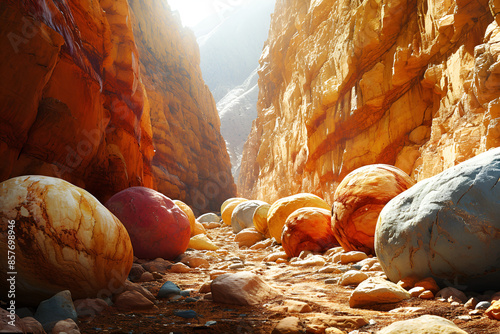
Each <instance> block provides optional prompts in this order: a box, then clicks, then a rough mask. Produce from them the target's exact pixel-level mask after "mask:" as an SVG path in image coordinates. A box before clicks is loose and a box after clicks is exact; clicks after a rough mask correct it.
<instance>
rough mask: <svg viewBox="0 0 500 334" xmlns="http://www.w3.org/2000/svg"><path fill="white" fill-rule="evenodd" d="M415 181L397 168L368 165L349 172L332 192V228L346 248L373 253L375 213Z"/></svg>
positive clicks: (376, 214) (376, 217)
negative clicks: (333, 192) (333, 193)
mask: <svg viewBox="0 0 500 334" xmlns="http://www.w3.org/2000/svg"><path fill="white" fill-rule="evenodd" d="M414 184H415V182H414V181H413V180H412V179H411V178H410V177H409V176H408V175H407V174H406V173H405V172H403V171H402V170H400V169H399V168H396V167H393V166H389V165H382V164H378V165H369V166H364V167H361V168H358V169H356V170H355V171H353V172H351V173H349V174H348V175H347V176H346V177H345V178H344V179H343V180H342V182H341V183H340V184H339V186H338V187H337V190H336V191H335V195H334V203H333V210H332V222H331V223H332V230H333V233H334V234H335V237H336V238H337V240H338V241H339V243H340V245H341V246H342V247H343V248H344V249H345V250H346V251H354V250H357V251H362V252H365V253H367V254H374V253H375V250H374V235H375V227H376V225H377V219H378V215H379V214H380V211H382V209H383V207H384V206H385V205H386V204H387V202H389V201H390V200H391V199H393V198H394V197H396V196H397V195H399V194H400V193H402V192H403V191H405V190H407V189H409V188H410V187H411V186H413V185H414Z"/></svg>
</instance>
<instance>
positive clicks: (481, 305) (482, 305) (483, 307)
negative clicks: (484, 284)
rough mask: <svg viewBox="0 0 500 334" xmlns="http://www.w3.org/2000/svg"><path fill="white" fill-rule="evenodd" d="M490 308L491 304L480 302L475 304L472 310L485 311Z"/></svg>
mask: <svg viewBox="0 0 500 334" xmlns="http://www.w3.org/2000/svg"><path fill="white" fill-rule="evenodd" d="M490 306H491V303H490V302H488V301H482V302H479V303H477V305H476V307H475V308H474V309H476V310H486V309H488V308H489V307H490Z"/></svg>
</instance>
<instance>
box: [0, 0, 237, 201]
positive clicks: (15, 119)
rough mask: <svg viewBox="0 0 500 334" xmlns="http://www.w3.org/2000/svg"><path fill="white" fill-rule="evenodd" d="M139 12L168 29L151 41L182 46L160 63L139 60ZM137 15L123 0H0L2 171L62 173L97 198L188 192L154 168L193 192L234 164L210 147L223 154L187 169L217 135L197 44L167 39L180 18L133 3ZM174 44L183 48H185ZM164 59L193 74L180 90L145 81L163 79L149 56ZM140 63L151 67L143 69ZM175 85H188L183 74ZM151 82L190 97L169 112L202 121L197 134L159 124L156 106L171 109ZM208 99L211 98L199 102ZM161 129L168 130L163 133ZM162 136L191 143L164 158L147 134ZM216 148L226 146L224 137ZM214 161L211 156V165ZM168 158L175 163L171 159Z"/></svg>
mask: <svg viewBox="0 0 500 334" xmlns="http://www.w3.org/2000/svg"><path fill="white" fill-rule="evenodd" d="M152 2H153V1H151V0H149V1H145V2H144V3H152ZM130 3H132V4H133V3H134V2H132V1H131V2H130ZM165 10H167V9H165ZM153 14H154V13H153ZM140 15H144V16H147V17H143V18H142V20H149V21H148V25H149V27H148V28H149V29H151V30H154V29H156V31H157V33H160V34H162V33H164V32H163V31H162V29H172V32H166V33H164V34H165V37H167V38H165V39H159V40H157V41H156V43H157V45H156V48H157V49H161V48H162V46H163V47H164V49H165V50H169V49H172V46H171V45H172V44H176V45H177V50H178V52H177V53H175V52H174V53H171V52H170V53H169V52H167V51H164V54H165V58H164V59H161V60H158V63H156V65H155V64H154V62H151V61H149V60H145V61H142V59H140V57H141V55H142V54H143V53H144V50H143V49H141V48H139V49H138V47H137V45H136V35H137V34H139V33H138V32H137V31H134V30H133V29H137V26H134V25H135V24H136V22H140V21H141V17H140ZM134 17H135V18H136V20H135V21H133V20H132V15H131V12H130V8H129V2H127V1H126V0H113V1H111V0H101V1H90V0H72V1H67V0H61V1H53V0H45V1H41V0H22V1H14V0H7V1H2V2H1V3H0V26H1V27H0V47H1V50H2V51H1V52H0V73H2V76H1V78H0V88H1V93H0V110H1V112H0V156H1V157H2V159H1V161H0V181H3V180H5V179H8V178H10V177H14V176H18V175H25V174H41V175H49V176H57V177H61V178H63V179H65V180H68V181H70V182H72V183H74V184H76V185H78V186H80V187H83V188H85V189H87V190H89V191H90V192H91V193H92V194H94V195H95V196H96V197H97V198H98V199H100V200H101V201H103V202H104V201H106V200H107V199H108V198H109V197H110V196H112V195H113V194H114V193H116V192H118V191H120V190H122V189H124V188H127V187H130V186H146V187H152V188H153V187H156V188H158V189H160V190H162V191H165V194H166V195H167V196H171V197H176V198H181V199H183V200H186V201H189V200H192V195H191V194H189V193H188V191H185V192H184V193H183V192H178V191H174V190H172V191H170V189H171V188H169V186H168V185H167V186H165V184H167V182H166V181H164V180H163V179H162V178H161V177H160V176H159V175H158V173H157V172H156V168H164V169H165V170H167V171H169V172H170V173H171V176H172V177H173V178H175V177H177V178H178V179H179V180H180V181H179V182H180V185H182V186H183V187H184V188H183V189H189V191H191V192H195V191H196V188H197V187H204V186H205V184H204V183H203V182H200V181H198V180H197V177H198V178H200V176H201V177H203V178H204V177H205V176H206V174H217V173H218V172H221V173H225V172H226V171H228V170H229V169H230V165H229V162H228V161H229V158H228V157H227V153H226V154H225V156H224V154H223V153H214V154H213V155H214V156H216V157H219V156H220V158H219V160H217V163H214V162H213V161H211V160H208V159H207V161H206V162H207V165H204V166H201V167H200V166H198V167H199V168H198V169H195V170H194V172H193V169H191V165H190V164H191V163H193V161H197V159H199V157H198V152H199V149H198V147H199V146H200V145H211V144H212V141H217V140H219V138H218V137H217V135H216V133H217V131H218V127H217V126H218V123H217V120H215V118H216V114H215V116H214V115H212V112H211V109H210V101H211V103H212V104H213V100H211V96H210V95H209V93H208V92H205V94H204V95H203V97H202V98H200V97H199V95H202V94H200V93H199V91H206V88H205V86H204V83H203V81H202V79H201V76H200V75H199V70H197V66H198V65H197V64H199V58H198V56H197V55H196V51H195V50H192V49H193V48H194V46H193V44H192V43H188V44H187V45H185V46H183V45H180V44H182V43H181V41H180V39H179V38H176V39H171V40H170V39H168V37H170V36H169V34H171V35H172V36H175V35H176V34H181V33H182V30H183V29H182V28H181V26H180V24H179V22H178V21H175V22H171V23H170V25H165V24H163V23H162V22H158V21H155V20H153V19H152V17H154V15H152V14H151V13H146V12H144V13H140V14H138V13H136V15H134ZM169 19H172V17H171V15H170V16H169ZM155 25H156V26H155ZM140 28H141V27H140V26H139V29H140ZM138 44H139V45H140V46H141V47H142V46H143V45H144V44H143V43H138ZM146 46H147V45H146ZM185 50H188V51H186V52H184V51H185ZM179 53H183V55H184V58H182V57H180V56H179ZM163 60H169V64H173V65H171V66H165V67H166V68H169V71H170V74H169V75H170V77H172V78H171V79H170V80H171V81H175V80H176V78H178V77H181V76H183V75H188V76H190V75H192V76H193V77H195V78H196V79H193V80H191V81H190V84H191V87H190V88H188V89H186V90H184V91H183V90H181V89H179V88H178V87H174V86H175V85H173V84H172V85H170V86H169V85H168V84H163V82H162V83H159V84H158V87H159V88H158V89H156V91H155V90H152V89H151V87H150V85H148V84H149V82H150V80H153V81H154V80H156V81H162V80H165V77H162V76H158V77H154V75H156V74H157V71H156V70H155V69H153V68H150V67H149V66H153V65H155V66H158V67H160V66H161V65H160V64H159V62H160V61H163ZM186 63H187V64H191V65H185V64H186ZM190 71H192V73H191V72H190ZM143 72H146V73H153V75H151V76H149V75H148V74H146V75H143V74H142V73H143ZM143 82H144V83H146V85H147V87H145V85H144V83H143ZM160 86H161V87H160ZM178 86H179V87H183V86H185V85H184V83H179V84H178ZM155 92H156V94H157V95H159V96H170V97H171V98H170V100H171V101H176V102H177V103H178V105H184V104H185V105H188V106H190V108H191V109H190V110H191V112H192V113H193V114H194V115H196V116H192V117H191V118H185V119H184V118H181V117H178V118H175V117H173V116H172V115H168V117H169V118H174V119H177V120H179V119H180V118H181V119H182V121H179V122H180V123H179V124H180V126H182V127H184V126H189V125H191V123H190V122H193V123H194V124H193V127H194V128H197V129H198V127H199V128H200V132H199V133H196V134H195V136H194V137H193V136H188V135H186V136H184V137H183V136H182V135H179V134H174V131H175V130H172V128H173V126H172V124H170V128H169V127H168V126H165V124H164V120H161V119H159V117H158V116H157V114H158V109H161V110H163V112H164V114H166V113H168V112H169V111H168V110H169V109H165V108H164V106H163V105H161V103H162V102H161V99H159V98H156V96H153V97H152V98H149V96H148V95H149V94H151V95H154V93H155ZM151 101H152V102H153V104H152V102H151ZM192 101H198V102H199V103H198V105H199V106H200V107H199V108H198V109H196V108H195V107H191V105H193V104H195V103H193V102H192ZM206 101H208V102H207V103H206V104H207V105H208V106H204V105H203V104H204V103H205V102H206ZM172 103H174V102H172ZM158 104H160V105H158ZM167 105H168V104H167ZM198 105H197V106H198ZM171 109H172V110H171V113H174V111H173V108H171ZM178 110H180V109H178ZM180 112H181V113H182V111H180ZM207 115H210V117H209V116H207ZM197 118H199V119H197ZM168 121H171V119H169V120H168ZM201 123H203V127H202V126H201V125H199V124H201ZM205 123H207V124H208V125H205ZM157 126H158V128H157ZM206 127H210V128H212V127H213V129H214V130H213V132H214V133H215V134H214V133H212V132H211V133H210V135H211V137H210V135H206V136H204V134H205V133H206V132H208V130H206V129H205V128H206ZM162 131H164V132H165V131H166V132H168V133H166V134H165V133H163V134H161V132H162ZM159 133H160V134H159ZM162 136H163V137H167V138H168V137H176V138H177V142H182V143H183V144H179V145H178V146H175V145H174V146H173V148H174V151H175V150H177V147H183V149H184V150H187V148H191V147H192V150H189V152H188V153H187V154H177V151H176V153H175V154H170V155H168V159H165V158H163V160H162V159H156V158H155V160H153V157H154V156H155V148H156V154H157V155H159V156H162V154H163V153H164V152H165V151H166V149H163V147H162V145H165V143H164V142H160V141H159V142H158V143H156V142H153V141H154V140H155V139H156V138H161V137H162ZM219 137H220V135H219ZM211 140H212V141H211ZM202 141H204V142H202ZM177 142H175V143H177ZM186 143H187V144H186ZM222 144H224V142H223V141H222ZM222 144H221V146H222ZM221 150H222V151H224V152H225V146H224V147H222V148H221ZM224 159H225V160H224ZM186 161H188V162H189V163H186ZM210 162H212V165H208V163H210ZM172 165H177V166H181V167H178V169H173V167H172ZM153 166H154V167H153ZM179 169H180V170H181V171H182V173H179V172H178V170H179ZM171 170H172V171H171ZM227 184H228V186H227V187H226V188H225V191H227V192H228V193H229V194H231V195H232V194H234V193H235V191H234V184H233V180H232V178H231V179H230V180H228V181H227ZM231 185H232V186H233V188H231ZM179 188H180V187H179ZM201 191H202V192H203V191H204V189H203V188H201ZM205 193H207V194H208V193H209V192H205ZM210 194H211V193H210ZM190 196H191V197H190ZM205 196H206V195H205ZM210 199H211V201H205V202H206V207H200V209H208V208H209V206H210V205H212V206H214V207H216V205H214V202H216V201H217V199H218V198H217V197H216V196H212V197H211V198H210Z"/></svg>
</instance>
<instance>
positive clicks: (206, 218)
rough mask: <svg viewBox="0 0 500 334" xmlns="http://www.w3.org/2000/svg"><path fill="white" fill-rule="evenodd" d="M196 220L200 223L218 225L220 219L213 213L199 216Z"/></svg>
mask: <svg viewBox="0 0 500 334" xmlns="http://www.w3.org/2000/svg"><path fill="white" fill-rule="evenodd" d="M197 220H198V221H199V222H200V223H217V224H219V223H220V217H219V216H217V215H216V214H215V213H205V214H204V215H201V216H199V217H198V219H197ZM218 226H220V225H218Z"/></svg>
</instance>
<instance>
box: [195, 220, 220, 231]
mask: <svg viewBox="0 0 500 334" xmlns="http://www.w3.org/2000/svg"><path fill="white" fill-rule="evenodd" d="M200 224H201V225H203V227H204V228H205V229H207V230H213V229H214V228H218V227H220V226H221V225H220V223H216V222H211V223H200Z"/></svg>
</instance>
